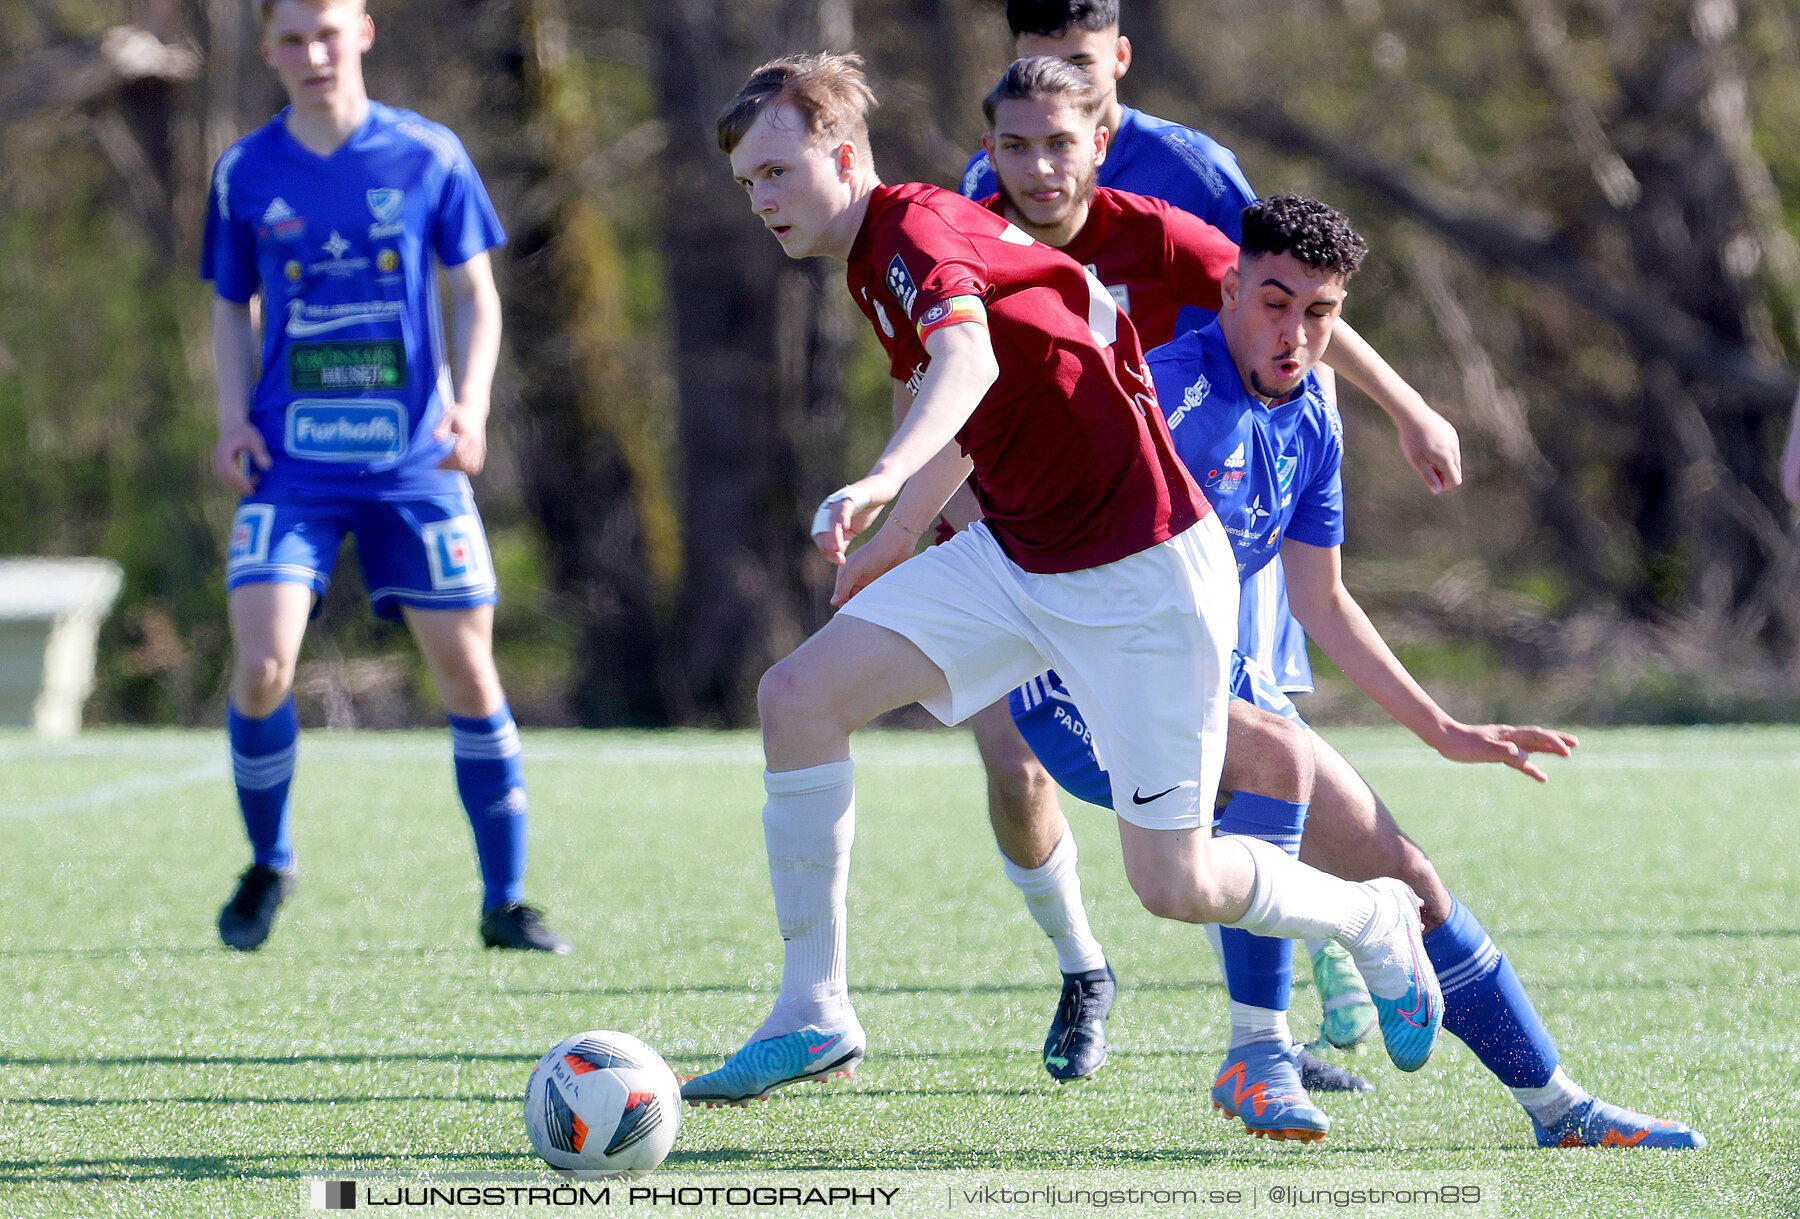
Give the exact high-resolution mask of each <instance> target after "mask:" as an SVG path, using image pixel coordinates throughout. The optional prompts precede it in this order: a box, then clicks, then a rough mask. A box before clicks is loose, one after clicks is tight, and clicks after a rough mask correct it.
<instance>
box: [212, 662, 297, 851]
mask: <svg viewBox="0 0 1800 1219" xmlns="http://www.w3.org/2000/svg"><path fill="white" fill-rule="evenodd" d="M225 738H226V740H227V741H229V742H230V743H231V771H232V777H233V778H234V779H235V780H236V781H237V798H238V809H239V811H241V812H242V813H243V815H244V832H245V833H246V834H248V835H249V837H250V849H251V850H252V851H253V852H254V854H255V858H256V862H257V863H260V864H262V865H264V866H265V867H270V868H280V869H283V870H285V869H287V868H291V867H293V866H294V848H293V844H292V843H290V842H289V841H288V824H287V823H288V787H289V785H290V784H291V783H292V781H293V778H294V755H295V753H297V752H298V750H299V742H300V717H299V716H298V715H297V714H295V712H294V699H293V696H292V695H289V696H288V698H287V701H286V702H284V703H282V704H281V706H279V707H277V708H275V710H274V711H272V712H270V713H269V716H268V718H266V719H260V720H253V719H251V718H250V717H249V716H246V715H239V714H238V709H237V708H236V707H233V706H231V705H230V704H229V703H227V704H226V706H225Z"/></svg>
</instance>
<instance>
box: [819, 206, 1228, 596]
mask: <svg viewBox="0 0 1800 1219" xmlns="http://www.w3.org/2000/svg"><path fill="white" fill-rule="evenodd" d="M847 278H848V282H849V286H850V295H851V296H852V297H853V298H855V300H856V303H857V306H858V307H859V308H861V309H862V311H863V312H864V313H865V314H866V315H868V318H869V321H870V322H871V323H873V324H874V326H875V330H876V334H877V336H878V337H879V338H880V340H881V344H882V346H883V347H884V348H885V349H886V350H887V353H888V359H889V368H890V371H891V372H892V374H893V376H894V378H895V379H896V380H900V381H905V382H907V383H908V384H910V385H911V386H912V387H913V389H914V392H917V389H918V386H919V382H920V380H921V379H922V378H923V377H924V375H925V369H926V367H927V366H928V365H929V363H930V356H929V355H927V354H926V351H925V345H924V343H923V342H922V341H921V339H920V338H919V331H920V329H921V328H922V327H923V328H926V329H929V328H930V327H931V326H932V325H933V324H937V323H941V322H942V321H943V320H944V319H945V318H946V317H947V316H948V315H950V314H952V313H955V312H959V311H965V310H966V305H961V304H959V302H958V300H957V298H959V297H961V298H967V297H976V298H979V299H980V301H981V303H982V306H983V307H984V308H985V310H986V316H987V325H988V332H989V334H990V336H991V339H992V342H993V346H994V355H995V357H996V359H997V360H998V362H999V365H1000V376H999V379H998V380H996V381H995V382H994V385H993V387H992V388H991V389H989V390H988V392H987V394H986V396H985V397H983V398H982V400H981V403H980V405H979V406H977V407H976V408H975V413H974V414H973V415H972V416H971V417H970V418H969V421H968V422H967V423H966V424H964V425H963V428H962V430H961V431H960V432H958V433H957V441H958V443H959V444H960V445H961V446H962V451H963V452H964V453H966V454H967V455H968V457H969V459H970V460H971V461H972V462H973V463H974V466H975V475H974V482H975V494H976V498H977V499H978V500H979V501H980V503H981V510H982V514H983V516H984V517H985V519H986V521H987V524H988V527H989V528H990V529H992V530H993V532H994V536H995V537H996V538H997V539H998V540H999V542H1000V544H1001V546H1003V547H1004V548H1005V550H1006V553H1007V555H1008V556H1009V557H1010V558H1011V559H1012V560H1013V562H1015V563H1017V564H1018V565H1019V566H1020V567H1022V568H1024V569H1025V570H1026V571H1031V572H1039V573H1046V574H1048V573H1053V572H1065V571H1079V570H1081V569H1083V568H1088V567H1099V566H1100V565H1102V564H1105V563H1112V562H1116V561H1117V560H1119V559H1122V558H1125V557H1126V556H1127V555H1132V554H1136V553H1138V552H1139V551H1141V550H1146V549H1148V548H1149V547H1151V546H1154V545H1156V544H1157V543H1158V542H1163V541H1166V540H1168V539H1169V538H1171V537H1174V536H1175V535H1176V534H1178V533H1181V532H1182V531H1183V530H1185V529H1186V528H1187V527H1188V526H1190V525H1192V524H1193V523H1194V522H1195V521H1197V520H1199V519H1200V518H1202V517H1203V516H1205V515H1206V514H1207V513H1208V512H1210V511H1211V508H1210V507H1209V506H1208V505H1207V502H1206V499H1205V498H1204V497H1203V496H1202V495H1201V494H1200V491H1199V489H1198V488H1197V487H1196V486H1195V484H1194V481H1193V479H1192V477H1191V476H1190V475H1189V474H1188V472H1187V468H1186V467H1185V466H1183V465H1182V464H1181V461H1180V459H1179V458H1177V457H1176V456H1175V450H1174V445H1173V444H1172V443H1171V441H1170V439H1169V429H1168V425H1167V423H1165V422H1164V420H1163V415H1162V411H1161V410H1159V409H1157V406H1156V391H1155V390H1154V389H1153V388H1152V387H1151V384H1150V377H1149V372H1148V370H1147V368H1146V367H1145V365H1144V353H1143V348H1142V346H1141V345H1140V344H1139V342H1138V337H1137V332H1136V331H1135V330H1133V329H1132V326H1131V322H1130V320H1129V319H1127V318H1125V317H1124V316H1123V315H1121V314H1120V312H1119V309H1118V306H1117V304H1116V303H1115V302H1114V301H1113V298H1112V296H1111V294H1110V293H1108V292H1107V291H1106V289H1105V288H1104V287H1103V286H1102V285H1101V284H1100V282H1099V281H1098V280H1096V279H1095V278H1094V277H1093V276H1092V275H1089V274H1088V273H1087V272H1086V271H1085V270H1083V269H1082V267H1081V266H1080V265H1079V264H1077V263H1075V262H1074V261H1072V260H1071V259H1069V258H1068V257H1066V256H1065V255H1063V254H1062V253H1061V252H1059V251H1057V250H1053V249H1051V248H1050V247H1049V246H1045V245H1040V244H1039V243H1037V242H1036V241H1033V240H1032V239H1031V238H1030V237H1029V236H1027V235H1026V234H1025V233H1024V232H1023V231H1022V230H1021V229H1019V228H1017V227H1016V226H1014V225H1012V224H1010V223H1008V222H1007V221H1006V220H1004V219H1002V218H1001V217H999V216H997V215H995V214H994V213H993V212H991V211H989V210H987V209H986V208H984V207H982V206H981V205H980V204H978V203H973V202H970V201H969V200H967V199H964V198H963V197H962V196H961V195H958V194H956V193H954V192H952V191H947V190H940V189H939V188H937V187H935V186H926V185H924V184H922V183H916V182H914V183H905V184H902V185H899V186H879V187H876V188H875V191H874V193H873V194H872V195H871V196H870V198H869V210H868V214H867V216H865V217H864V219H863V225H862V229H861V231H860V232H859V233H858V234H857V237H856V243H855V245H854V246H852V248H851V250H850V262H849V268H848V272H847Z"/></svg>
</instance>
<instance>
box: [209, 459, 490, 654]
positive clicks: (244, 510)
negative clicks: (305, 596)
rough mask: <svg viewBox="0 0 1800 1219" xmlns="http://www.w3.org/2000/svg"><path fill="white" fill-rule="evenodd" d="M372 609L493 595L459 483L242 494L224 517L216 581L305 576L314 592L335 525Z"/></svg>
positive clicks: (326, 576) (321, 583) (329, 563)
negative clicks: (366, 495) (226, 542)
mask: <svg viewBox="0 0 1800 1219" xmlns="http://www.w3.org/2000/svg"><path fill="white" fill-rule="evenodd" d="M346 533H351V534H355V535H356V554H357V558H358V560H359V561H360V562H361V563H362V571H363V580H364V582H365V583H366V584H367V585H368V586H369V605H370V608H371V609H373V610H374V611H375V613H376V615H377V616H379V617H382V618H390V619H393V620H394V621H396V622H397V621H400V619H401V613H400V607H401V606H403V605H410V606H412V607H414V608H415V609H469V608H472V607H474V606H477V605H492V604H494V602H496V601H497V600H499V590H498V588H497V587H496V585H495V584H494V562H493V559H492V558H491V557H490V555H489V554H488V544H487V534H486V533H485V532H483V530H482V527H481V516H480V514H479V513H478V512H476V510H475V499H474V497H473V496H472V495H470V494H469V492H468V491H467V490H466V489H465V490H463V491H460V492H455V493H452V494H449V495H431V496H425V497H423V498H420V499H410V500H351V499H311V498H300V497H294V498H285V497H284V498H281V499H262V498H258V497H256V496H250V497H247V498H246V499H245V500H244V501H243V502H242V503H240V504H239V505H238V510H237V516H236V518H235V519H234V520H233V521H232V523H231V552H230V554H229V556H228V557H227V558H226V562H225V588H226V591H227V592H229V591H230V590H232V589H235V588H242V587H243V586H244V585H246V584H305V585H307V586H308V587H310V588H311V589H312V590H313V593H314V595H316V596H317V597H319V598H321V599H322V598H323V597H324V595H325V589H326V588H327V587H328V586H329V585H330V584H331V570H332V568H333V567H334V566H335V565H336V563H337V555H338V547H339V545H340V544H341V543H342V542H343V540H344V535H345V534H346Z"/></svg>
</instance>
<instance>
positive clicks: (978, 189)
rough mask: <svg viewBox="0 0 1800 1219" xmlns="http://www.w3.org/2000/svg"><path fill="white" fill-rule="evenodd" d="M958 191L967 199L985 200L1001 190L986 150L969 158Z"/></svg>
mask: <svg viewBox="0 0 1800 1219" xmlns="http://www.w3.org/2000/svg"><path fill="white" fill-rule="evenodd" d="M957 189H958V190H959V191H961V192H962V196H963V198H965V199H985V198H987V197H988V196H989V195H992V194H996V193H997V192H998V191H999V190H1000V182H999V180H998V179H997V178H995V177H994V167H993V165H992V164H990V163H989V161H988V154H987V150H986V149H983V150H982V151H981V152H978V153H976V154H975V155H974V156H972V157H970V158H969V164H968V166H967V167H966V168H965V169H964V170H963V176H962V182H961V183H960V184H959V185H958V186H957Z"/></svg>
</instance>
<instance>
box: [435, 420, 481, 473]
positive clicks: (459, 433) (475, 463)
mask: <svg viewBox="0 0 1800 1219" xmlns="http://www.w3.org/2000/svg"><path fill="white" fill-rule="evenodd" d="M487 418H488V408H487V407H485V406H480V405H477V404H475V403H469V402H456V403H452V404H451V405H450V406H448V407H446V408H445V409H444V417H443V418H442V419H440V420H438V425H437V427H436V428H435V429H434V430H433V431H432V433H431V435H432V438H433V439H435V440H443V439H446V438H447V437H451V436H454V437H455V438H456V445H455V447H454V448H452V449H451V450H450V452H449V453H447V454H445V456H444V460H442V461H440V462H438V469H440V470H461V471H462V472H463V473H464V474H470V475H474V474H479V473H481V467H483V466H485V465H487Z"/></svg>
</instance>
